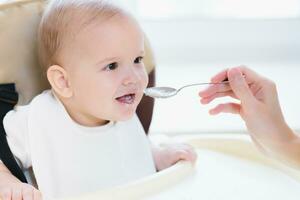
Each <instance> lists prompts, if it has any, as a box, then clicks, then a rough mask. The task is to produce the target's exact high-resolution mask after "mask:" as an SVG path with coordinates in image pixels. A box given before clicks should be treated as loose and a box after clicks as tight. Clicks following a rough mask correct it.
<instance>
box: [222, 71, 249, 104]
mask: <svg viewBox="0 0 300 200" xmlns="http://www.w3.org/2000/svg"><path fill="white" fill-rule="evenodd" d="M227 76H228V80H229V84H230V87H231V89H232V90H233V92H234V94H235V95H236V96H237V97H238V98H239V99H240V100H241V102H242V103H244V104H248V103H251V102H253V100H254V99H255V98H254V96H253V94H252V92H251V90H250V88H249V86H248V83H247V82H246V79H245V77H244V76H243V74H242V72H241V71H240V70H239V69H238V68H232V69H229V70H228V72H227Z"/></svg>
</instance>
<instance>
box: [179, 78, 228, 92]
mask: <svg viewBox="0 0 300 200" xmlns="http://www.w3.org/2000/svg"><path fill="white" fill-rule="evenodd" d="M227 83H229V81H228V80H225V81H222V82H218V83H212V82H209V83H194V84H189V85H185V86H183V87H181V88H179V89H178V90H177V91H178V92H179V91H180V90H182V89H183V88H186V87H191V86H196V85H216V84H227Z"/></svg>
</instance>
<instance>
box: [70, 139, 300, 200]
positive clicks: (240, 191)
mask: <svg viewBox="0 0 300 200" xmlns="http://www.w3.org/2000/svg"><path fill="white" fill-rule="evenodd" d="M178 139H179V140H181V141H187V142H188V143H190V144H191V145H193V146H194V147H195V148H196V151H197V154H198V160H197V162H196V164H195V165H194V166H192V165H191V164H190V163H188V162H179V163H177V164H175V165H174V166H172V167H170V168H168V169H166V170H163V171H161V172H159V173H156V174H154V175H152V176H149V177H145V178H143V179H141V180H138V181H135V182H132V183H129V184H127V185H124V186H120V187H116V188H112V189H107V190H102V191H97V192H94V193H91V194H88V195H83V196H78V197H75V198H70V199H69V200H100V199H105V200H117V199H118V200H120V199H122V200H124V199H128V200H135V199H146V200H169V199H172V200H194V199H195V200H199V199H203V200H220V199H222V200H225V199H230V200H241V199H243V200H248V199H249V200H250V199H251V200H253V199H255V200H269V199H272V200H283V199H288V200H299V199H300V170H299V171H297V170H296V169H292V168H289V167H287V166H284V165H282V164H280V163H278V162H276V161H274V160H271V159H270V158H268V157H266V156H264V155H262V154H261V153H260V152H259V151H258V150H257V149H256V147H255V146H254V145H253V144H252V143H251V140H250V138H249V137H248V136H246V135H228V134H227V135H224V134H211V135H198V136H184V137H178ZM299 156H300V155H299Z"/></svg>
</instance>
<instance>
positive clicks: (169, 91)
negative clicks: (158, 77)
mask: <svg viewBox="0 0 300 200" xmlns="http://www.w3.org/2000/svg"><path fill="white" fill-rule="evenodd" d="M227 83H229V81H228V79H226V80H224V81H222V82H219V83H194V84H189V85H185V86H183V87H181V88H179V89H175V88H172V87H149V88H146V89H145V90H144V94H145V95H146V96H149V97H152V98H169V97H172V96H175V95H176V94H177V93H178V92H179V91H180V90H182V89H183V88H186V87H191V86H196V85H214V84H227Z"/></svg>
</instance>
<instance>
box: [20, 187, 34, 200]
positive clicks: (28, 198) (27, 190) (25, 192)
mask: <svg viewBox="0 0 300 200" xmlns="http://www.w3.org/2000/svg"><path fill="white" fill-rule="evenodd" d="M33 191H34V188H32V187H23V189H22V196H23V200H33Z"/></svg>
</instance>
